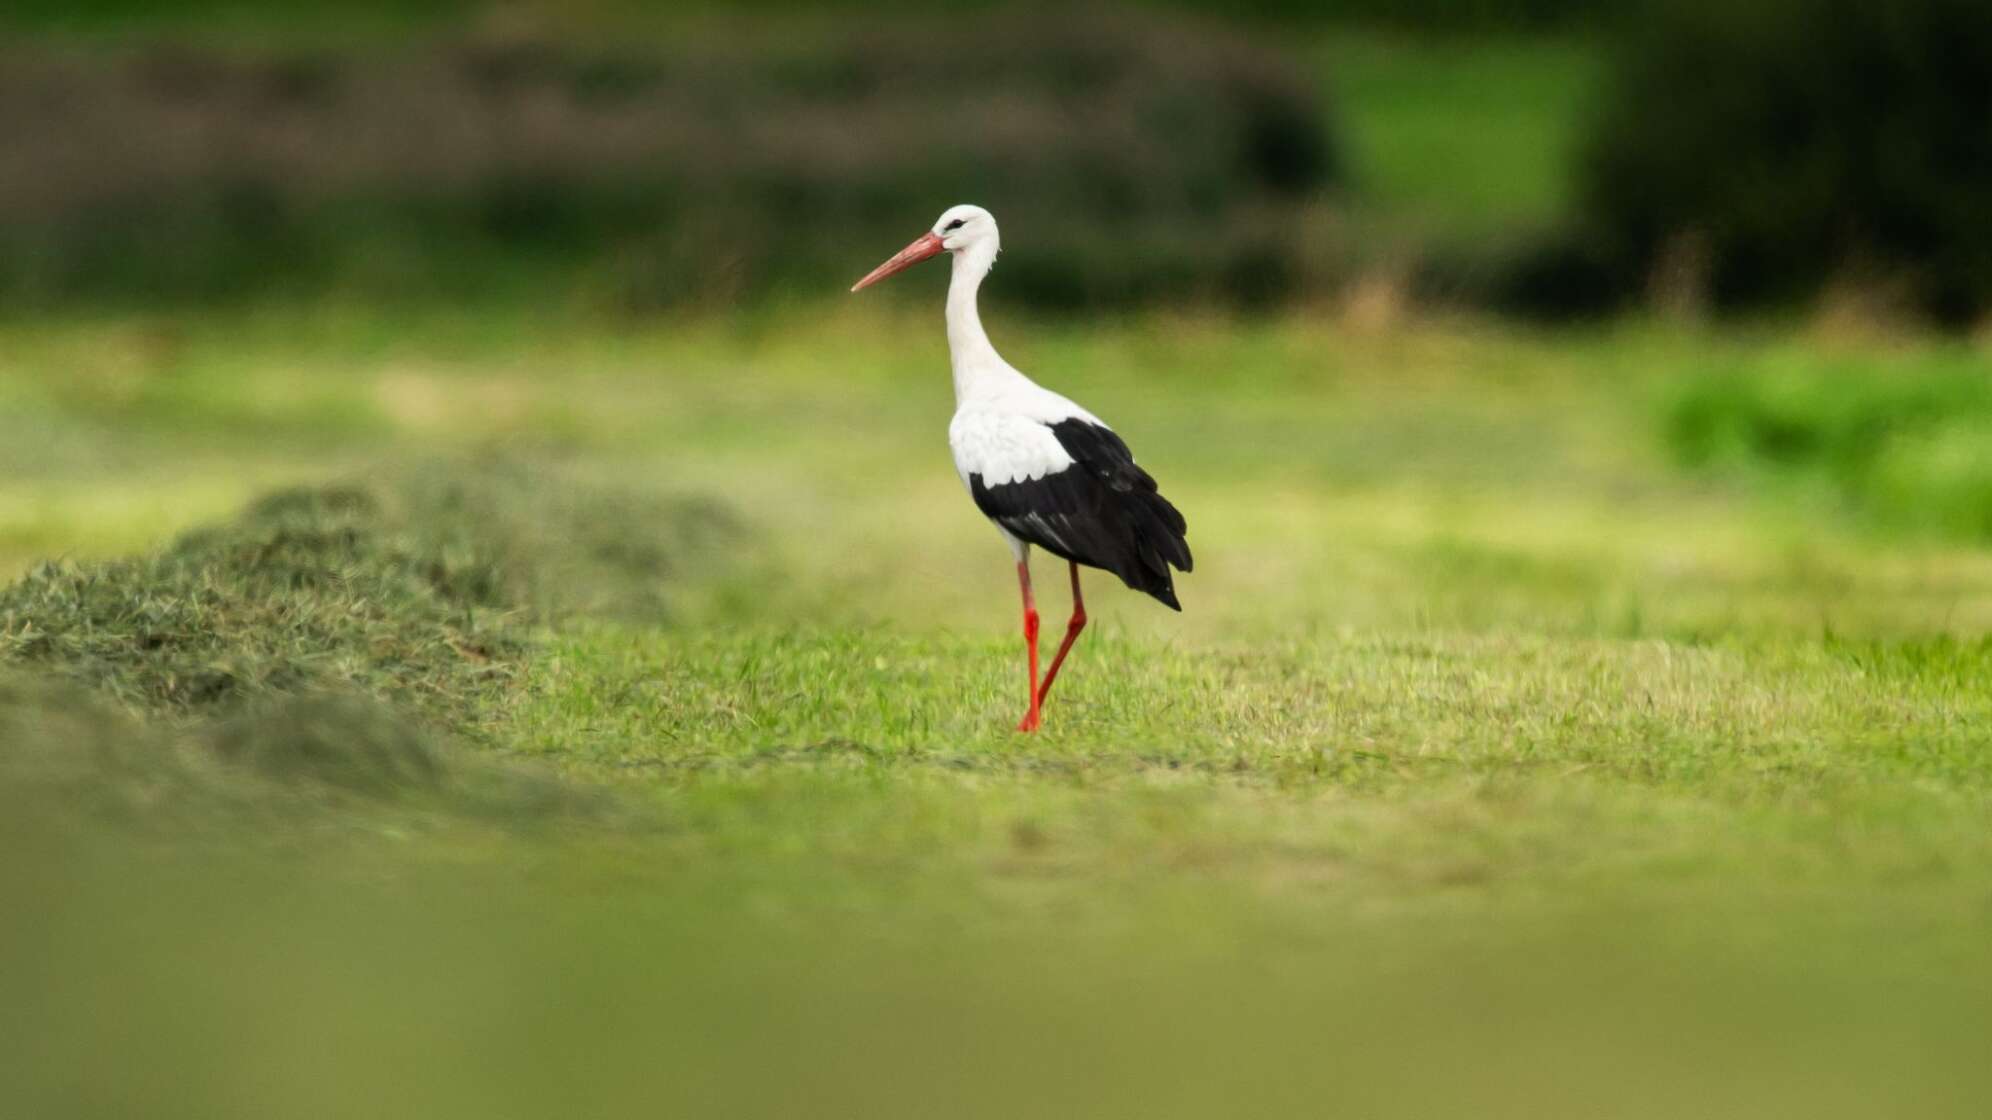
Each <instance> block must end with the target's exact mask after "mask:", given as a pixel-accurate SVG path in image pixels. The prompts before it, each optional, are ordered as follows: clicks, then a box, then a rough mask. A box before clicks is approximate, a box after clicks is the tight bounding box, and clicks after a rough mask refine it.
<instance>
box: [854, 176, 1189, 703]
mask: <svg viewBox="0 0 1992 1120" xmlns="http://www.w3.org/2000/svg"><path fill="white" fill-rule="evenodd" d="M1001 248H1002V239H1001V236H1000V235H999V234H998V233H997V230H996V219H995V218H994V217H993V216H991V215H990V213H989V212H988V211H987V210H984V209H982V208H981V207H979V206H955V207H952V208H950V209H949V210H948V211H947V212H946V213H943V214H942V215H941V217H940V220H939V221H937V222H935V223H934V228H933V230H932V231H931V232H929V233H927V234H925V235H923V236H921V237H920V238H918V239H916V240H915V241H914V242H913V243H912V244H911V245H908V246H907V247H906V248H905V249H902V250H901V251H900V252H899V253H898V254H896V255H894V256H893V257H892V258H890V259H889V260H887V261H886V262H885V263H884V264H882V265H880V266H879V267H878V268H876V269H874V270H873V271H872V272H871V274H870V275H868V276H866V277H865V278H864V279H862V280H860V281H858V283H857V284H856V285H854V286H853V287H852V289H851V290H852V291H857V290H858V289H860V288H864V287H867V286H869V285H871V284H873V283H876V282H877V281H879V280H882V279H884V278H885V277H887V276H890V275H892V274H893V273H895V272H898V271H900V270H902V269H905V268H908V267H910V266H912V265H914V264H917V263H919V262H920V261H923V260H927V259H928V258H930V257H934V256H938V255H939V254H941V253H943V252H946V253H951V254H953V257H954V275H953V278H952V280H951V282H950V283H949V286H948V302H947V327H948V353H949V356H950V359H951V361H952V363H953V366H954V389H955V414H954V420H953V421H952V422H951V423H950V424H949V425H948V445H949V447H950V448H952V450H953V451H954V461H955V470H956V472H957V473H959V474H960V475H961V481H962V485H963V486H965V487H967V488H968V492H969V495H970V496H971V497H973V498H974V499H975V504H976V505H977V507H979V508H980V509H981V510H982V512H983V514H984V515H985V516H987V517H988V518H989V520H990V521H991V523H993V524H994V525H995V526H996V529H997V531H998V532H1000V533H1001V534H1002V535H1003V539H1004V540H1005V541H1007V542H1008V543H1009V545H1010V548H1011V550H1012V552H1013V553H1014V554H1015V556H1016V559H1017V580H1018V584H1019V586H1020V588H1021V589H1022V592H1023V599H1024V635H1025V640H1026V643H1027V645H1028V647H1029V651H1030V685H1031V692H1030V708H1029V711H1028V712H1027V713H1026V714H1025V716H1024V719H1023V721H1022V723H1020V724H1019V725H1018V726H1019V729H1021V730H1026V731H1029V730H1035V729H1036V728H1037V726H1038V722H1039V708H1040V706H1041V705H1042V703H1043V702H1044V699H1045V697H1046V696H1048V695H1049V694H1050V692H1051V684H1052V681H1053V680H1055V679H1056V678H1057V676H1058V670H1059V666H1060V665H1062V664H1063V663H1064V661H1065V655H1066V654H1067V653H1068V652H1069V651H1070V650H1071V648H1072V642H1073V640H1074V639H1076V638H1077V637H1078V636H1079V631H1080V630H1081V629H1083V628H1084V627H1085V625H1086V608H1085V601H1084V599H1083V598H1082V597H1081V595H1080V592H1079V567H1080V566H1081V565H1085V566H1088V567H1095V568H1101V569H1104V570H1106V571H1110V572H1112V573H1114V574H1115V575H1117V576H1119V577H1120V578H1121V581H1122V582H1124V583H1126V584H1127V585H1128V586H1129V587H1132V588H1135V589H1137V590H1140V591H1143V592H1146V593H1147V594H1149V595H1152V596H1154V597H1155V598H1156V599H1158V600H1160V601H1161V602H1162V603H1164V604H1166V605H1167V606H1169V607H1171V608H1174V609H1176V610H1181V609H1182V607H1181V605H1180V604H1179V603H1178V602H1177V601H1176V593H1175V587H1174V581H1173V577H1172V574H1171V568H1175V569H1180V570H1182V571H1185V572H1187V571H1189V570H1190V566H1191V558H1190V550H1189V545H1188V543H1187V542H1186V541H1185V540H1184V532H1185V525H1184V521H1183V516H1182V514H1180V513H1178V512H1177V511H1176V507H1175V506H1173V505H1171V504H1170V503H1169V502H1168V500H1167V499H1165V498H1163V497H1162V495H1161V494H1160V492H1159V491H1158V490H1157V488H1156V485H1155V480H1154V479H1153V478H1150V477H1149V475H1148V473H1147V472H1146V471H1144V470H1142V469H1141V468H1140V467H1138V466H1136V465H1135V462H1134V456H1133V454H1132V453H1130V452H1129V451H1128V449H1127V445H1126V444H1125V443H1123V442H1122V441H1121V438H1120V437H1119V436H1118V435H1116V434H1115V433H1114V432H1113V430H1112V429H1111V428H1109V427H1107V425H1106V424H1105V423H1103V422H1102V421H1101V420H1100V418H1099V417H1097V416H1094V415H1093V414H1092V413H1090V412H1088V411H1086V410H1085V409H1083V408H1081V407H1079V406H1078V405H1077V404H1074V403H1073V402H1072V401H1069V400H1067V399H1066V398H1064V397H1062V396H1060V395H1058V394H1057V393H1054V392H1052V391H1051V390H1049V389H1046V388H1044V387H1042V386H1040V385H1038V384H1037V383H1035V382H1033V381H1032V380H1031V379H1030V378H1028V377H1025V376H1024V375H1023V374H1022V373H1020V372H1018V370H1017V369H1016V367H1014V366H1012V365H1010V363H1008V362H1006V361H1004V360H1003V358H1002V355H1000V354H998V353H996V348H995V347H994V346H993V345H991V344H990V342H989V335H988V334H987V333H986V332H985V331H984V330H983V329H982V317H981V314H980V313H979V311H978V310H977V307H976V295H977V293H978V291H979V290H980V289H981V286H982V280H983V278H984V277H986V276H988V275H989V270H990V269H991V268H992V267H994V265H995V263H996V255H997V253H998V252H1000V251H1001ZM1032 545H1037V546H1038V547H1040V548H1043V549H1045V550H1047V551H1049V552H1052V553H1054V554H1056V555H1058V556H1060V557H1063V558H1064V559H1065V560H1067V561H1068V562H1070V563H1071V565H1072V599H1073V612H1072V618H1071V621H1070V622H1069V623H1068V624H1067V627H1066V634H1065V640H1064V642H1063V643H1062V644H1061V645H1060V646H1059V650H1058V654H1057V656H1055V657H1053V658H1052V662H1051V667H1050V669H1049V670H1047V672H1046V673H1045V677H1044V681H1043V683H1042V685H1041V686H1040V684H1039V682H1038V676H1037V628H1038V618H1037V609H1036V606H1035V603H1034V601H1033V599H1032V594H1031V582H1030V548H1031V546H1032Z"/></svg>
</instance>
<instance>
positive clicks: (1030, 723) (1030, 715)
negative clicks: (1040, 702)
mask: <svg viewBox="0 0 1992 1120" xmlns="http://www.w3.org/2000/svg"><path fill="white" fill-rule="evenodd" d="M1042 722H1043V721H1042V720H1041V719H1039V718H1038V712H1037V709H1036V708H1032V709H1031V710H1030V711H1028V712H1025V713H1024V718H1023V720H1022V721H1020V722H1019V723H1018V724H1017V730H1019V731H1036V730H1037V729H1038V725H1039V724H1040V723H1042Z"/></svg>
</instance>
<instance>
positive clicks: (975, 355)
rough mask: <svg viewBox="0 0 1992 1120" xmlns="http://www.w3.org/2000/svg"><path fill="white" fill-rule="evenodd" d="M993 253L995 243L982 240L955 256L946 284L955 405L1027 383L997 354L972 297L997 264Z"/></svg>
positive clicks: (1021, 375)
mask: <svg viewBox="0 0 1992 1120" xmlns="http://www.w3.org/2000/svg"><path fill="white" fill-rule="evenodd" d="M996 250H997V245H996V243H995V241H994V240H985V241H977V242H975V243H974V244H972V245H969V246H966V247H965V248H963V249H962V250H961V251H960V252H958V253H956V254H955V255H954V278H953V279H952V280H951V281H950V282H949V283H948V355H949V357H950V358H952V359H953V363H954V389H955V403H956V404H960V403H961V402H962V401H964V400H967V399H968V398H970V397H976V396H984V395H987V394H988V393H990V392H992V391H995V390H997V389H1000V388H1002V387H1003V386H1005V385H1007V384H1011V383H1014V382H1017V381H1024V380H1026V379H1025V377H1024V375H1023V374H1021V373H1018V372H1017V371H1016V370H1015V369H1012V368H1011V367H1010V363H1008V362H1006V361H1004V360H1003V358H1002V355H1000V354H998V353H996V347H995V346H993V345H991V344H990V342H989V335H988V333H987V332H985V331H984V330H983V329H982V316H981V315H980V314H978V313H977V312H976V309H975V294H976V292H977V291H978V290H979V289H980V288H981V287H982V278H983V277H985V276H987V275H989V270H990V269H991V268H993V267H995V265H996Z"/></svg>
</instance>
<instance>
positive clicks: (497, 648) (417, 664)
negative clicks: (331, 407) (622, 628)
mask: <svg viewBox="0 0 1992 1120" xmlns="http://www.w3.org/2000/svg"><path fill="white" fill-rule="evenodd" d="M558 474H559V472H558V471H557V470H555V469H554V468H552V467H548V466H542V467H531V466H527V465H523V464H519V463H512V462H503V461H493V462H487V463H483V464H468V465H463V466H458V467H449V468H446V467H440V466H436V467H429V468H423V469H418V470H415V471H413V472H411V473H408V474H406V475H404V476H403V477H400V478H395V479H372V480H361V481H357V482H353V483H348V484H336V485H330V486H323V487H317V488H302V489H295V490H289V491H284V492H280V493H277V494H273V495H271V496H269V497H266V498H264V499H262V500H261V501H259V502H257V503H256V504H255V505H253V506H252V507H251V508H250V509H249V510H248V511H246V512H245V513H244V514H242V516H240V517H239V518H237V519H235V520H233V521H231V522H228V523H225V524H222V525H219V526H215V527H212V528H208V529H201V530H196V531H194V532H190V533H188V534H186V535H185V536H183V537H181V538H180V539H179V540H178V541H176V542H175V543H173V544H172V545H170V546H168V547H167V548H165V549H163V550H161V551H159V552H157V553H153V554H150V555H147V556H142V557H137V558H133V559H128V560H118V561H110V562H104V563H94V564H50V565H44V566H42V567H40V568H37V569H36V570H34V571H32V572H30V573H29V574H28V575H27V576H26V577H25V578H23V579H22V580H21V581H19V582H18V583H16V584H14V585H13V586H11V587H9V588H7V589H5V590H4V591H0V659H4V660H7V661H12V662H14V663H16V664H20V665H25V666H30V667H34V668H38V669H42V670H45V671H51V672H55V673H58V674H61V675H63V676H65V677H69V678H72V679H75V680H80V681H82V682H85V683H87V684H89V685H91V686H93V687H96V688H99V689H101V690H103V691H105V692H107V693H109V694H111V695H112V696H114V697H116V698H117V699H118V700H120V701H121V702H123V703H125V704H126V705H128V706H130V707H133V708H136V709H140V710H150V711H163V712H172V713H181V714H187V713H197V712H213V711H227V710H231V709H234V708H238V707H240V706H241V705H242V704H244V703H246V702H251V701H254V700H257V699H259V698H262V697H265V696H269V695H273V694H288V693H298V692H306V691H313V690H320V689H325V688H330V687H340V688H351V689H357V690H359V691H361V692H363V693H367V694H369V695H373V696H376V697H379V698H381V699H384V700H392V701H396V702H406V703H412V704H413V705H414V706H415V707H417V708H418V709H420V710H421V711H423V712H425V713H426V714H428V715H429V716H431V717H433V718H435V719H437V720H439V721H443V722H445V723H459V724H460V723H462V722H463V721H465V720H466V719H467V718H468V717H469V716H470V714H471V712H472V710H473V706H474V704H475V702H476V701H477V700H478V699H479V698H482V697H489V696H490V695H492V694H493V693H494V692H495V691H497V690H499V689H500V688H502V687H503V685H504V684H505V683H506V682H507V681H510V680H512V679H514V678H515V677H516V676H517V673H518V671H519V668H520V665H521V662H522V658H523V656H524V652H525V648H526V644H527V641H528V638H529V633H530V627H532V626H533V625H536V624H541V623H546V622H550V621H556V620H558V619H560V618H563V617H567V616H569V615H571V614H573V613H576V612H582V611H586V612H588V613H592V614H599V615H608V616H623V617H636V618H648V619H658V618H661V617H663V616H664V615H665V613H666V611H667V601H666V594H667V592H666V588H667V586H668V584H669V582H670V580H671V579H672V578H673V577H674V576H675V575H676V574H677V573H676V568H677V566H678V565H679V564H680V563H682V562H685V561H687V560H688V559H691V558H694V557H695V556H696V554H697V553H698V551H699V550H700V549H702V548H703V547H705V546H706V545H707V544H709V542H710V541H711V540H712V539H713V538H715V537H719V536H729V535H731V534H732V533H733V532H734V523H733V522H732V520H731V519H730V518H729V517H728V516H727V515H726V514H725V513H724V512H723V511H721V510H720V509H719V507H717V506H716V505H713V504H711V503H708V502H702V501H692V500H683V499H679V500H667V499H662V498H657V497H654V496H647V495H642V494H639V493H637V492H634V491H629V490H625V489H617V488H613V487H601V486H596V487H593V488H590V487H588V486H584V485H581V484H578V483H577V482H575V481H574V480H572V479H566V478H559V477H557V476H558Z"/></svg>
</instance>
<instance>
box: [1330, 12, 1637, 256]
mask: <svg viewBox="0 0 1992 1120" xmlns="http://www.w3.org/2000/svg"><path fill="white" fill-rule="evenodd" d="M1318 43H1319V45H1318V46H1317V47H1315V48H1314V50H1313V52H1312V57H1314V58H1315V59H1317V60H1318V64H1319V68H1320V70H1321V72H1322V73H1324V74H1325V76H1326V80H1325V84H1326V88H1327V93H1328V96H1329V99H1330V106H1331V108H1332V110H1333V111H1334V112H1335V113H1336V118H1337V119H1338V120H1339V121H1340V122H1341V124H1342V128H1343V135H1344V136H1345V137H1346V138H1347V142H1348V145H1349V149H1350V152H1349V165H1350V167H1351V168H1353V171H1354V179H1355V191H1356V198H1357V213H1358V214H1362V215H1366V216H1369V217H1370V218H1371V219H1372V220H1373V221H1375V222H1377V223H1378V224H1379V226H1380V228H1381V229H1382V230H1385V231H1392V230H1394V231H1396V233H1397V235H1398V236H1400V237H1404V236H1409V237H1425V238H1429V237H1434V236H1436V237H1440V238H1445V239H1450V240H1472V239H1479V240H1485V239H1487V238H1489V237H1494V238H1500V237H1502V236H1504V235H1505V236H1510V237H1512V236H1514V235H1517V234H1520V233H1526V232H1528V231H1530V230H1532V229H1539V228H1543V227H1547V226H1549V225H1551V224H1552V223H1554V222H1555V221H1557V220H1558V219H1561V218H1563V217H1564V216H1565V214H1566V209H1567V207H1568V206H1569V204H1570V203H1571V202H1572V201H1573V200H1572V198H1571V195H1570V189H1571V184H1572V183H1573V181H1574V175H1573V172H1574V170H1575V160H1576V156H1577V145H1578V143H1579V142H1580V140H1581V139H1582V137H1583V134H1584V128H1585V126H1586V124H1587V123H1588V121H1587V118H1586V115H1585V114H1586V112H1587V106H1588V105H1589V104H1590V102H1591V97H1592V91H1593V89H1594V87H1596V86H1597V84H1598V82H1599V80H1600V79H1601V77H1602V76H1603V72H1604V63H1605V60H1604V57H1603V52H1602V51H1601V50H1600V48H1599V45H1598V44H1597V43H1596V42H1595V41H1593V40H1590V39H1585V38H1579V37H1545V36H1530V37H1520V36H1515V37H1492V38H1488V37H1480V38H1474V39H1469V40H1454V41H1448V40H1436V41H1435V40H1432V39H1428V38H1416V37H1407V36H1401V35H1390V34H1386V33H1380V32H1375V31H1365V30H1360V29H1354V28H1350V29H1340V30H1331V31H1327V32H1323V33H1322V34H1321V35H1320V37H1319V40H1318Z"/></svg>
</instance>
